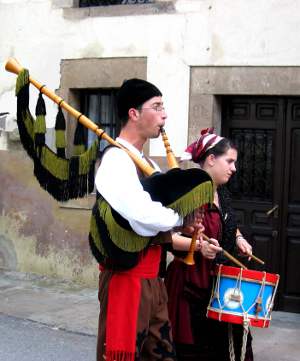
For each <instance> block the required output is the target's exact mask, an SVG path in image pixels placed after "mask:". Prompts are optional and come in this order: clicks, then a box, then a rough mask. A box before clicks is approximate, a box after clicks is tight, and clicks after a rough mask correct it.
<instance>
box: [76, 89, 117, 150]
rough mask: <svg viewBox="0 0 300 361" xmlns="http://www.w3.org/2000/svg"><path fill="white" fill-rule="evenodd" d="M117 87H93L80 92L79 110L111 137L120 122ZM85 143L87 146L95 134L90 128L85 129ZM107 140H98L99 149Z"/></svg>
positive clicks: (115, 133)
mask: <svg viewBox="0 0 300 361" xmlns="http://www.w3.org/2000/svg"><path fill="white" fill-rule="evenodd" d="M117 91H118V89H115V88H112V89H95V90H84V91H82V92H81V97H80V103H81V112H82V113H83V114H85V115H86V116H87V117H88V118H90V119H91V120H92V121H93V122H94V123H96V124H98V125H99V127H100V128H101V129H103V130H104V131H105V132H106V133H107V134H108V135H109V136H110V137H112V138H113V139H115V138H116V136H117V135H118V134H119V131H120V126H121V123H120V121H119V118H118V115H117V107H116V94H117ZM85 131H86V132H87V133H86V145H87V147H89V146H90V145H91V144H92V143H93V141H94V140H95V138H96V137H97V135H96V134H95V133H94V132H92V131H91V130H85ZM106 146H107V142H106V141H104V140H102V141H101V142H100V150H102V149H103V148H104V147H106Z"/></svg>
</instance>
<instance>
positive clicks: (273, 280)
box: [215, 265, 280, 286]
mask: <svg viewBox="0 0 300 361" xmlns="http://www.w3.org/2000/svg"><path fill="white" fill-rule="evenodd" d="M219 272H220V275H221V276H230V278H239V277H240V278H241V279H242V280H244V281H250V282H251V281H263V280H264V279H265V283H266V284H271V285H274V286H275V285H276V284H277V282H278V281H279V278H280V276H279V274H276V273H269V272H264V271H256V270H249V269H242V268H238V267H233V266H224V265H217V266H216V270H215V275H218V274H219Z"/></svg>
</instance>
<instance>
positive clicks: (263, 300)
mask: <svg viewBox="0 0 300 361" xmlns="http://www.w3.org/2000/svg"><path fill="white" fill-rule="evenodd" d="M278 282H279V275H277V274H272V273H266V272H260V271H252V270H243V269H241V268H236V267H229V266H223V265H219V266H217V269H216V277H215V282H214V287H213V290H212V294H211V299H210V302H209V305H208V308H207V317H209V318H213V319H216V320H219V321H225V322H230V323H238V324H243V323H244V322H247V321H248V322H249V324H250V325H251V326H256V327H268V326H269V323H270V320H271V312H272V309H273V305H274V298H275V294H276V291H277V286H278Z"/></svg>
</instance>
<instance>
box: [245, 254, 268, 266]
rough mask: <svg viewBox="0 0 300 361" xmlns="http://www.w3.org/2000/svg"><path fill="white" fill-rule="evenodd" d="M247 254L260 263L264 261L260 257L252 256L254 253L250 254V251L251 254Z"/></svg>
mask: <svg viewBox="0 0 300 361" xmlns="http://www.w3.org/2000/svg"><path fill="white" fill-rule="evenodd" d="M247 256H248V257H250V258H252V259H253V260H254V261H256V262H258V263H260V264H265V262H264V261H263V260H262V259H260V258H258V257H256V256H254V254H252V253H251V254H250V253H248V254H247Z"/></svg>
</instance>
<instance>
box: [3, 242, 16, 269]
mask: <svg viewBox="0 0 300 361" xmlns="http://www.w3.org/2000/svg"><path fill="white" fill-rule="evenodd" d="M0 269H5V270H10V271H15V270H16V269H17V256H16V252H15V248H14V245H13V243H12V241H11V240H9V239H7V238H6V237H5V236H3V235H0Z"/></svg>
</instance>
